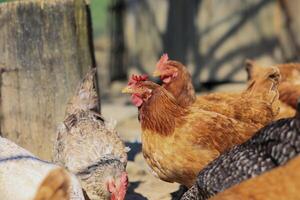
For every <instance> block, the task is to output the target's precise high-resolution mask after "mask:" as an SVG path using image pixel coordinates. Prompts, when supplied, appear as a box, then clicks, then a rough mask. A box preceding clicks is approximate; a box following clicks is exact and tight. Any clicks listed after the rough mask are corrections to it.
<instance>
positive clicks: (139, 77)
mask: <svg viewBox="0 0 300 200" xmlns="http://www.w3.org/2000/svg"><path fill="white" fill-rule="evenodd" d="M146 80H148V75H147V74H143V75H134V74H132V76H131V78H130V80H129V82H128V85H132V84H136V83H138V82H141V81H146Z"/></svg>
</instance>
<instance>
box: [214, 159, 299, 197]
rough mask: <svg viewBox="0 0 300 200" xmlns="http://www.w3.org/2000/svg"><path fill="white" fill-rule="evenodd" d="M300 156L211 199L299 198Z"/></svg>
mask: <svg viewBox="0 0 300 200" xmlns="http://www.w3.org/2000/svg"><path fill="white" fill-rule="evenodd" d="M299 169H300V156H297V157H296V158H294V159H292V160H291V161H289V162H288V163H287V164H285V165H283V166H280V167H278V168H275V169H273V170H271V171H268V172H266V173H264V174H262V175H260V176H257V177H255V178H251V179H249V180H247V181H245V182H242V183H241V184H239V185H236V186H234V187H232V188H229V189H228V190H225V191H224V192H222V193H220V194H218V195H217V196H215V197H213V198H211V200H240V199H251V200H282V199H289V200H298V199H299V188H300V181H299V180H300V170H299Z"/></svg>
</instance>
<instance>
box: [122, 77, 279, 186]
mask: <svg viewBox="0 0 300 200" xmlns="http://www.w3.org/2000/svg"><path fill="white" fill-rule="evenodd" d="M270 82H272V80H270ZM271 85H272V84H271ZM252 88H255V87H252ZM250 90H251V89H250ZM270 90H271V91H273V92H274V94H273V95H274V96H273V97H272V98H273V101H275V100H276V96H277V95H276V87H273V86H272V88H270ZM273 92H272V93H273ZM123 93H128V94H131V100H132V103H133V104H134V105H136V106H137V107H138V108H139V119H140V123H141V128H142V150H143V155H144V158H145V159H146V161H147V163H148V165H149V166H150V167H151V169H152V170H153V172H154V174H155V175H157V176H158V177H159V178H160V179H162V180H164V181H168V182H178V183H180V184H183V185H185V186H187V187H190V186H191V185H192V184H193V183H194V181H195V178H196V175H197V174H198V172H199V171H200V170H201V169H202V168H203V167H205V166H206V165H207V164H208V163H209V162H211V161H212V160H213V159H215V158H216V157H218V156H219V155H220V154H221V153H222V152H224V151H225V150H227V149H229V148H230V147H232V146H233V145H236V144H240V143H242V142H244V141H245V140H247V139H248V138H249V137H250V136H251V135H252V134H253V133H254V132H255V131H256V130H257V129H258V127H257V126H256V125H254V124H252V123H245V122H242V121H238V120H236V119H234V118H230V117H227V116H225V115H222V114H219V113H217V112H211V111H207V110H203V109H200V108H199V106H198V105H194V104H192V105H190V106H185V107H184V106H181V105H179V104H178V102H177V101H176V99H175V98H174V96H173V95H172V94H171V93H169V92H168V91H167V90H166V89H165V88H164V87H162V86H160V85H157V84H155V83H153V82H151V81H147V78H146V77H145V76H132V78H131V80H130V81H129V83H128V86H127V87H126V88H124V89H123ZM244 109H245V110H246V109H247V108H246V107H245V108H244ZM257 120H258V119H257Z"/></svg>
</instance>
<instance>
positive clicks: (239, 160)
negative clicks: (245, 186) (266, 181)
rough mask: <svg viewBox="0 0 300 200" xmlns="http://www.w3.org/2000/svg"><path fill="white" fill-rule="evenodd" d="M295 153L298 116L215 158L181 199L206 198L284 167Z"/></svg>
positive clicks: (298, 148)
mask: <svg viewBox="0 0 300 200" xmlns="http://www.w3.org/2000/svg"><path fill="white" fill-rule="evenodd" d="M299 111H300V106H299ZM299 113H300V112H299ZM299 153H300V115H299V114H297V115H296V116H295V117H293V118H288V119H281V120H278V121H275V122H272V123H271V124H269V125H267V126H265V127H264V128H262V129H261V130H259V131H258V132H257V133H256V134H255V135H254V136H253V137H252V138H251V139H249V140H248V141H246V142H245V143H243V144H241V145H238V146H235V147H233V148H232V149H230V150H229V151H228V152H226V153H224V154H222V155H221V156H220V157H218V158H217V159H215V160H214V161H213V162H211V163H210V164H209V165H208V166H207V167H205V168H204V169H203V170H202V171H201V172H200V173H199V174H198V177H197V181H196V184H195V185H194V186H193V187H192V188H191V189H190V190H189V191H188V192H186V194H185V195H184V196H183V198H182V200H187V199H195V200H196V199H197V200H202V199H207V198H208V197H210V196H213V195H215V194H217V193H219V192H222V191H224V190H225V189H227V188H229V187H231V186H234V185H235V184H237V183H240V182H242V181H244V180H247V179H249V178H251V177H255V176H257V175H260V174H261V173H263V172H266V171H269V170H271V169H273V168H276V167H278V166H281V165H284V164H286V163H287V162H288V161H289V160H290V159H292V158H294V157H295V156H297V155H299Z"/></svg>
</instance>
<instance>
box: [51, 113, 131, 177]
mask: <svg viewBox="0 0 300 200" xmlns="http://www.w3.org/2000/svg"><path fill="white" fill-rule="evenodd" d="M73 117H76V118H77V119H74V120H71V121H72V122H73V123H74V122H75V123H74V124H72V126H71V127H69V126H64V125H62V128H61V129H60V130H59V132H58V136H57V145H56V147H55V149H56V157H57V158H56V159H57V160H60V161H63V164H64V165H65V166H66V167H68V168H69V169H70V170H71V171H72V172H75V173H76V172H77V171H80V170H82V169H84V168H85V167H87V166H89V165H92V164H93V163H96V162H98V161H99V160H101V159H102V158H103V157H104V156H109V157H111V158H115V159H119V160H120V162H122V163H124V166H126V163H127V149H126V148H125V146H124V144H123V142H122V141H121V139H120V138H119V136H118V134H117V132H116V131H115V130H111V128H109V129H107V128H106V126H105V123H104V122H103V121H102V120H99V119H98V117H97V116H95V115H94V113H81V114H80V115H76V116H73Z"/></svg>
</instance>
